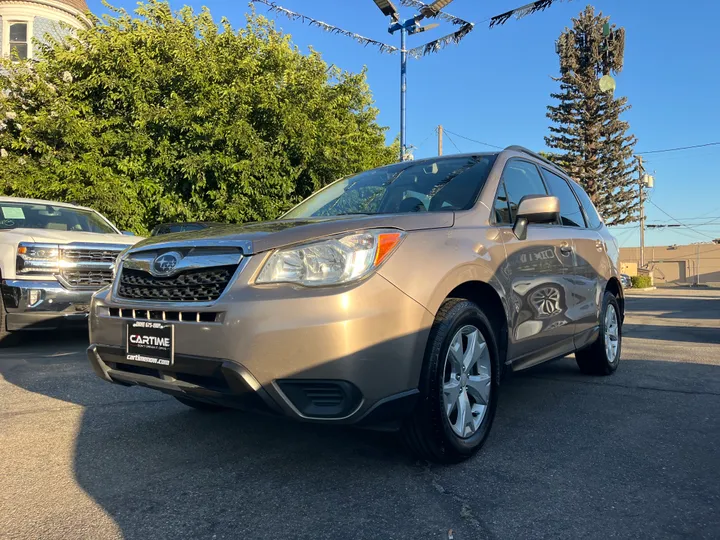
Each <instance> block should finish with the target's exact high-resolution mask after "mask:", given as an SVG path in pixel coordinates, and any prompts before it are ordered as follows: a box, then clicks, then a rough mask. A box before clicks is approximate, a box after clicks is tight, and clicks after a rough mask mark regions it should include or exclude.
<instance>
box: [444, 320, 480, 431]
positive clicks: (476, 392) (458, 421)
mask: <svg viewBox="0 0 720 540" xmlns="http://www.w3.org/2000/svg"><path fill="white" fill-rule="evenodd" d="M490 382H491V359H490V350H489V348H488V345H487V342H486V341H485V338H484V337H483V335H482V332H480V330H479V329H478V328H477V327H475V326H473V325H466V326H463V327H462V328H460V329H459V330H458V331H457V332H456V333H455V335H454V336H453V338H452V341H450V347H449V348H448V352H447V355H446V356H445V368H444V370H443V409H444V411H445V414H446V415H447V418H448V421H449V422H450V426H451V427H452V430H453V431H454V432H455V434H456V435H459V436H460V437H463V438H467V437H470V436H472V435H473V434H474V433H475V432H476V431H477V430H478V429H479V428H480V425H481V424H482V421H483V418H485V414H486V413H487V410H488V404H489V403H490V387H491V384H490Z"/></svg>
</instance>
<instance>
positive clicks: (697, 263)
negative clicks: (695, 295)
mask: <svg viewBox="0 0 720 540" xmlns="http://www.w3.org/2000/svg"><path fill="white" fill-rule="evenodd" d="M699 285H700V244H695V286H696V287H697V286H699Z"/></svg>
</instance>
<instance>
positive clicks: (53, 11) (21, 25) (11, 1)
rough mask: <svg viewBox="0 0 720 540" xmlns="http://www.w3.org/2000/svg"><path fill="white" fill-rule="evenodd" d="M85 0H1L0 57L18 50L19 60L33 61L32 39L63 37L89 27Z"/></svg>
mask: <svg viewBox="0 0 720 540" xmlns="http://www.w3.org/2000/svg"><path fill="white" fill-rule="evenodd" d="M87 11H88V6H87V4H86V3H85V0H0V55H2V56H10V51H12V50H15V51H17V54H18V55H19V56H20V58H33V56H35V54H36V50H35V49H36V46H35V45H34V44H33V38H35V39H37V40H40V41H42V40H43V39H44V37H45V36H46V35H47V34H49V35H51V36H54V37H62V36H63V35H66V34H67V33H68V32H72V29H73V28H83V27H89V26H90V24H91V23H90V20H89V19H88V18H87V17H86V16H85V13H86V12H87Z"/></svg>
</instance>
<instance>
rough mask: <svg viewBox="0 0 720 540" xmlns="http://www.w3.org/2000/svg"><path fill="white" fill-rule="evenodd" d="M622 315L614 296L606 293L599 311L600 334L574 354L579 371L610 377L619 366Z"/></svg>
mask: <svg viewBox="0 0 720 540" xmlns="http://www.w3.org/2000/svg"><path fill="white" fill-rule="evenodd" d="M621 321H622V315H621V313H620V306H619V305H618V301H617V298H615V295H614V294H612V293H610V292H606V293H605V296H604V297H603V303H602V309H601V311H600V333H599V335H598V338H597V339H596V340H595V341H594V342H593V344H592V345H590V346H589V347H587V348H586V349H582V350H580V351H577V352H576V353H575V360H576V361H577V365H578V367H579V368H580V371H582V372H583V373H586V374H588V375H611V374H613V373H614V372H615V370H616V369H617V368H618V365H619V364H620V353H621V351H622V324H621Z"/></svg>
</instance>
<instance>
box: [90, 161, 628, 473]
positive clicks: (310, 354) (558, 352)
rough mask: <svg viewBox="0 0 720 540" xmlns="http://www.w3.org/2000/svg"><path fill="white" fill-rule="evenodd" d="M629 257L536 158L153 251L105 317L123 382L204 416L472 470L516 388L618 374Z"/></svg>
mask: <svg viewBox="0 0 720 540" xmlns="http://www.w3.org/2000/svg"><path fill="white" fill-rule="evenodd" d="M623 306H624V300H623V289H622V286H621V282H620V273H619V271H618V247H617V243H616V242H615V240H614V238H613V237H612V236H611V235H610V233H609V232H608V231H607V229H606V228H605V226H604V225H603V223H602V221H601V219H600V217H599V216H598V214H597V212H596V210H595V208H594V207H593V205H592V203H591V202H590V199H589V198H588V196H587V195H586V194H585V192H584V191H583V190H582V189H581V188H580V186H578V185H577V184H576V183H575V182H573V181H572V180H570V178H568V175H567V174H566V173H565V172H564V171H563V170H562V169H560V168H558V167H557V166H555V165H553V164H552V163H551V162H549V161H547V160H545V159H543V158H542V157H540V156H539V155H537V154H534V153H533V152H530V151H528V150H526V149H524V148H521V147H509V148H507V149H505V150H504V151H502V152H499V153H478V154H466V155H455V156H443V157H437V158H430V159H423V160H418V161H412V162H404V163H397V164H394V165H389V166H387V167H381V168H378V169H374V170H370V171H366V172H362V173H359V174H356V175H354V176H350V177H347V178H343V179H341V180H338V181H337V182H335V183H333V184H330V185H329V186H327V187H326V188H324V189H322V190H320V191H318V192H317V193H315V194H313V195H312V196H311V197H309V198H308V199H306V200H305V201H303V202H302V203H300V204H299V205H298V206H297V207H295V208H293V209H292V210H291V211H290V212H288V213H287V214H286V215H285V216H283V218H282V219H279V220H277V221H271V222H266V223H250V224H246V225H240V226H219V227H214V228H211V229H205V230H202V231H197V232H191V233H180V234H174V235H166V236H162V237H158V238H153V239H149V240H145V241H142V242H140V243H138V244H137V245H135V246H133V247H132V248H130V249H128V250H126V251H124V252H123V254H122V255H121V256H120V257H119V258H118V260H117V262H116V264H115V279H114V282H113V284H112V286H109V287H107V288H104V289H102V290H100V291H98V292H97V293H96V294H95V296H94V298H93V302H92V306H91V317H90V342H91V346H90V348H89V349H88V357H89V359H90V362H91V364H92V366H93V368H94V370H95V372H96V373H97V374H98V375H99V376H100V377H101V378H103V379H105V380H106V381H109V382H113V383H117V384H122V385H139V386H145V387H149V388H153V389H156V390H160V391H162V392H165V393H167V394H170V395H172V396H174V397H176V398H177V399H178V400H179V401H180V402H182V403H184V404H186V405H189V406H191V407H195V408H197V409H203V410H207V411H210V410H218V409H222V408H227V407H232V408H240V409H253V410H259V411H264V412H267V413H269V414H274V415H281V416H286V417H290V418H294V419H297V420H304V421H311V422H322V423H327V424H354V425H361V426H367V427H374V428H381V429H391V428H396V429H400V430H401V432H402V434H403V435H404V438H405V440H406V441H407V443H408V444H409V446H410V448H411V449H412V450H413V451H414V452H416V453H417V454H418V455H420V456H422V457H424V458H427V459H430V460H433V461H440V462H454V461H459V460H461V459H464V458H466V457H468V456H470V455H472V454H473V453H474V452H475V451H477V450H478V449H479V448H480V447H481V446H482V444H483V442H484V441H485V439H486V438H487V436H488V433H489V431H490V427H491V424H492V421H493V417H494V416H495V411H496V408H497V403H498V390H499V387H500V382H501V376H502V375H503V373H504V372H506V371H510V370H513V371H515V370H521V369H525V368H528V367H530V366H533V365H536V364H539V363H540V362H545V361H548V360H552V359H555V358H560V357H562V356H565V355H568V354H572V353H575V357H576V359H577V364H578V366H579V368H580V370H581V371H582V372H583V373H587V374H593V375H609V374H611V373H613V372H614V371H615V370H616V369H617V366H618V363H619V361H620V350H621V336H622V334H621V328H622V321H623Z"/></svg>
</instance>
